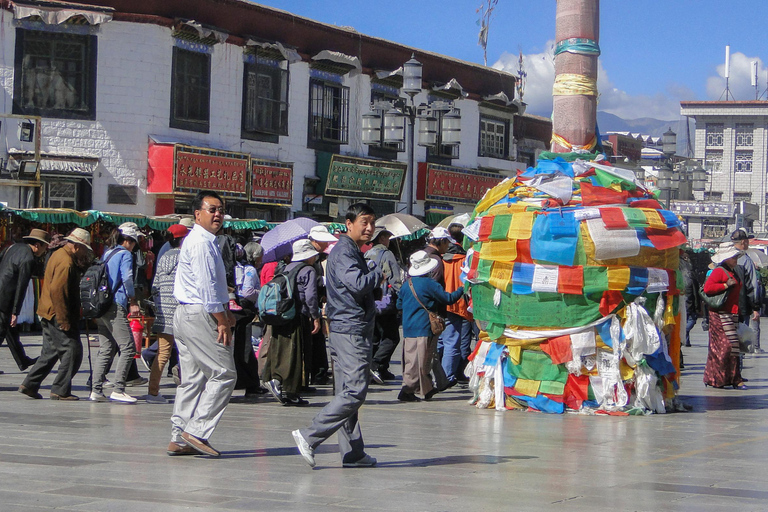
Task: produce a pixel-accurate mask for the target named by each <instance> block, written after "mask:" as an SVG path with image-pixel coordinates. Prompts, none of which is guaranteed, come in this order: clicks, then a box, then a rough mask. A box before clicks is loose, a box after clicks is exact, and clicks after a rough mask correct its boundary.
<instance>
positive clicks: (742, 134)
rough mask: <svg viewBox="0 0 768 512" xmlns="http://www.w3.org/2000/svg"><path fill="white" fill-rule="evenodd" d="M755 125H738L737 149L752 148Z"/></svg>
mask: <svg viewBox="0 0 768 512" xmlns="http://www.w3.org/2000/svg"><path fill="white" fill-rule="evenodd" d="M753 132H754V125H753V124H751V123H749V124H747V123H737V124H736V147H750V148H751V147H752V140H753V137H752V133H753Z"/></svg>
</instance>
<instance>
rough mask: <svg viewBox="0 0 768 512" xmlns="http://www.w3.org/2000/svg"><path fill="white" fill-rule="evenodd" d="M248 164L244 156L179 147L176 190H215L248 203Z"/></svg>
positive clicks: (176, 162)
mask: <svg viewBox="0 0 768 512" xmlns="http://www.w3.org/2000/svg"><path fill="white" fill-rule="evenodd" d="M248 161H249V157H248V155H246V154H243V153H230V152H226V151H217V150H212V149H203V148H193V147H190V146H180V145H177V146H176V159H175V162H174V189H175V191H177V192H189V193H197V192H198V191H199V190H215V191H216V192H218V193H219V194H221V195H222V196H224V197H230V198H238V199H247V198H248V179H247V174H248Z"/></svg>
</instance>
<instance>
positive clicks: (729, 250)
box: [712, 242, 744, 265]
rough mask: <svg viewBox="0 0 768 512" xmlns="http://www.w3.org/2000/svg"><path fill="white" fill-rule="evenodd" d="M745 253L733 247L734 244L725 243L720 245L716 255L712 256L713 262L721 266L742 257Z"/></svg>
mask: <svg viewBox="0 0 768 512" xmlns="http://www.w3.org/2000/svg"><path fill="white" fill-rule="evenodd" d="M743 253H744V251H740V250H738V249H737V248H735V247H734V246H733V242H725V243H722V244H720V247H718V248H717V250H716V251H715V254H713V255H712V262H713V263H714V264H716V265H719V264H720V263H722V262H724V261H725V260H727V259H730V258H733V257H735V256H741V255H742V254H743Z"/></svg>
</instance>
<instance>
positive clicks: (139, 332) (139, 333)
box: [130, 318, 144, 359]
mask: <svg viewBox="0 0 768 512" xmlns="http://www.w3.org/2000/svg"><path fill="white" fill-rule="evenodd" d="M130 326H131V334H132V335H133V344H134V345H135V346H136V355H135V356H133V357H134V358H137V359H138V358H139V357H141V349H142V347H143V346H144V325H143V324H142V323H141V320H139V319H138V318H132V319H131V320H130Z"/></svg>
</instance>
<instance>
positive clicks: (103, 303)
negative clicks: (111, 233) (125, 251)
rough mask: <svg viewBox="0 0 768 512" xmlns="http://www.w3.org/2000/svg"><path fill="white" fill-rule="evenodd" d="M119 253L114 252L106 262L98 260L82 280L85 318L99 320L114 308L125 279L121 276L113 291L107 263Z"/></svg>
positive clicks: (81, 292)
mask: <svg viewBox="0 0 768 512" xmlns="http://www.w3.org/2000/svg"><path fill="white" fill-rule="evenodd" d="M119 252H121V251H120V250H114V251H112V254H110V255H109V257H107V259H106V260H103V261H102V260H98V261H97V262H96V263H94V264H93V265H91V266H90V267H88V270H86V271H85V274H83V277H82V278H81V279H80V304H81V306H82V308H83V318H86V319H89V318H99V317H101V316H103V315H104V313H106V312H107V311H108V310H109V308H110V306H112V302H113V301H114V298H115V292H116V291H117V289H118V288H120V285H122V284H123V277H122V275H121V276H120V277H119V278H118V280H117V283H115V289H114V290H113V289H111V288H110V287H109V278H108V277H107V273H108V272H107V263H109V260H111V259H112V256H114V255H115V254H117V253H119Z"/></svg>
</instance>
